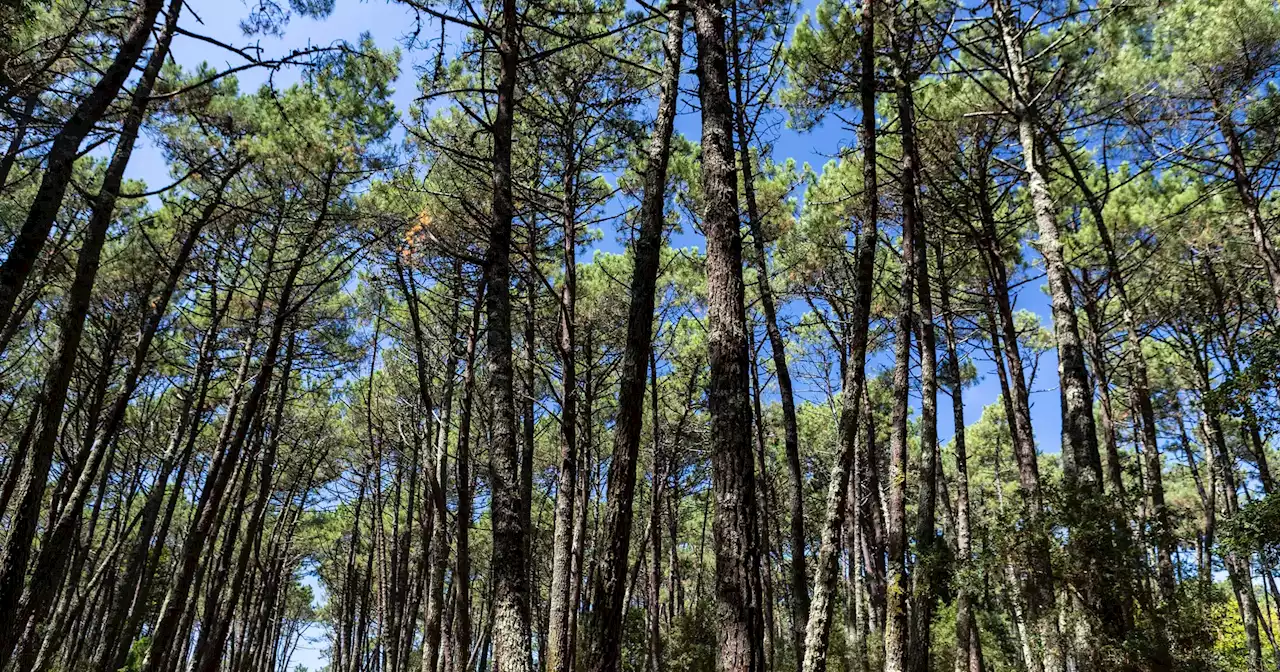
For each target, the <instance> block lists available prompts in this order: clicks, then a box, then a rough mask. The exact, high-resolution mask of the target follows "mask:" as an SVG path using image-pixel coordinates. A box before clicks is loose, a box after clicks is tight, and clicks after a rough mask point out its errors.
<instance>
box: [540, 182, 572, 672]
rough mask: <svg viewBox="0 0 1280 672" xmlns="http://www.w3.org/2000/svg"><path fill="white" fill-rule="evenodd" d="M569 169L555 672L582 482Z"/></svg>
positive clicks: (563, 669)
mask: <svg viewBox="0 0 1280 672" xmlns="http://www.w3.org/2000/svg"><path fill="white" fill-rule="evenodd" d="M568 158H569V159H570V160H569V161H567V164H568V165H567V166H566V168H565V174H564V185H565V187H564V190H565V193H564V213H563V215H562V217H563V219H564V222H563V223H564V246H563V247H564V250H563V252H564V284H563V285H562V286H561V288H560V338H559V343H558V344H557V345H558V346H559V349H560V361H561V367H562V371H563V373H562V375H563V379H564V382H563V387H564V389H563V392H562V396H561V402H560V473H559V480H558V483H557V487H556V510H555V524H554V533H553V534H554V539H553V540H552V551H551V595H550V598H551V599H550V605H549V607H548V611H549V612H550V617H549V622H548V626H547V629H548V632H547V643H548V646H547V651H546V661H545V662H546V664H547V670H549V671H550V672H569V671H570V667H569V660H570V656H569V647H570V646H571V644H570V637H569V610H570V609H574V608H576V607H575V606H574V605H571V604H569V596H570V593H571V592H572V591H571V590H570V588H569V581H570V569H571V567H570V566H571V565H572V562H573V561H572V558H573V536H574V514H575V510H574V509H575V508H576V506H577V501H576V499H575V497H574V495H575V489H576V487H577V484H578V443H577V442H578V437H577V431H578V369H577V353H576V351H575V349H576V345H575V342H574V336H575V334H574V321H575V304H576V302H577V292H578V270H577V261H576V258H577V252H578V244H577V241H578V230H577V222H576V220H577V202H576V189H577V186H576V185H577V181H576V180H577V175H576V168H575V167H574V162H573V161H572V158H571V157H568Z"/></svg>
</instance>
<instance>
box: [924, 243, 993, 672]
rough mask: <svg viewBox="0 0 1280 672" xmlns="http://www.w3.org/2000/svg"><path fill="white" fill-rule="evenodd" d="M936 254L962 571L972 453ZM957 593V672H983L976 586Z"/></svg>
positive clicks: (966, 556) (969, 543)
mask: <svg viewBox="0 0 1280 672" xmlns="http://www.w3.org/2000/svg"><path fill="white" fill-rule="evenodd" d="M934 256H935V258H936V259H937V260H938V309H939V310H940V311H941V313H942V325H943V329H944V330H945V333H946V342H947V360H946V364H947V374H946V375H947V378H948V379H949V380H948V381H947V382H948V383H950V387H951V390H950V392H951V426H952V427H954V428H955V436H954V438H953V439H952V440H951V445H952V448H953V449H954V451H955V459H956V480H955V486H956V488H955V498H956V512H955V513H956V555H957V558H958V561H959V563H960V571H961V572H963V571H965V570H967V569H969V568H970V567H971V565H972V563H973V562H974V557H973V533H972V531H971V529H970V515H969V455H968V451H967V448H966V445H965V419H964V380H963V379H962V378H961V372H960V351H959V347H958V344H959V334H958V333H957V331H956V324H955V322H956V314H955V313H954V312H953V311H952V306H951V288H950V280H949V279H948V276H947V271H946V268H945V261H946V253H945V250H944V249H943V246H942V243H941V242H940V241H939V242H936V243H935V249H934ZM958 583H959V585H958V593H957V595H956V664H955V671H956V672H966V671H967V672H983V664H982V651H981V648H980V645H979V641H980V640H979V637H978V634H979V633H978V623H977V621H976V619H975V618H974V613H973V597H974V594H975V593H976V592H977V591H976V590H975V586H973V585H971V584H970V583H969V582H968V581H965V580H964V579H961V580H960V581H959V582H958Z"/></svg>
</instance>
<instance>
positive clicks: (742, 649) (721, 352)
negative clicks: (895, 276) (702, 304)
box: [693, 0, 764, 672]
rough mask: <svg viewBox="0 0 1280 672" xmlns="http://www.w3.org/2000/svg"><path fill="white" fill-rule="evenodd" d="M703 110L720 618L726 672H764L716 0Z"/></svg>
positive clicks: (728, 113) (727, 109)
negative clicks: (761, 671) (762, 671)
mask: <svg viewBox="0 0 1280 672" xmlns="http://www.w3.org/2000/svg"><path fill="white" fill-rule="evenodd" d="M693 7H694V11H693V15H694V22H693V23H694V30H695V32H696V34H697V38H698V39H697V42H698V68H697V71H698V82H699V87H698V95H699V99H700V100H701V103H702V194H703V204H702V205H703V222H702V228H703V231H704V232H705V234H706V239H707V262H706V266H707V351H708V360H709V363H710V365H711V376H710V381H709V385H708V391H707V398H708V401H707V406H708V411H709V412H710V416H711V423H710V432H711V479H712V491H713V497H714V499H715V504H716V506H715V527H714V530H713V533H714V534H713V540H714V541H713V543H714V546H715V558H716V582H715V583H716V589H715V595H716V614H717V621H718V624H719V629H718V632H717V643H718V645H719V650H718V653H717V658H716V669H717V670H718V671H719V672H756V671H757V670H761V669H763V665H764V651H763V647H762V645H763V643H764V636H763V635H764V633H763V630H764V628H763V625H764V624H763V619H762V611H761V604H760V595H759V593H758V591H757V586H759V585H760V557H759V549H758V548H757V546H756V544H755V541H754V538H755V535H754V532H753V531H754V529H755V527H756V525H757V524H758V512H757V510H756V495H755V475H754V467H753V462H754V460H753V458H752V454H751V406H750V398H751V397H750V389H749V384H748V367H749V365H750V358H749V356H748V352H747V333H746V331H747V329H746V314H745V307H744V304H745V288H744V285H743V281H742V235H741V233H740V231H739V219H738V193H737V184H736V183H737V179H736V177H737V176H736V175H735V173H736V171H735V170H734V151H733V105H732V102H731V101H730V99H729V74H728V59H727V57H728V50H727V48H726V46H725V19H724V12H723V9H722V7H721V6H720V5H719V4H718V3H717V2H715V0H698V1H697V2H695V3H694V5H693Z"/></svg>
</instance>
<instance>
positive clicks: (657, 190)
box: [584, 3, 686, 672]
mask: <svg viewBox="0 0 1280 672" xmlns="http://www.w3.org/2000/svg"><path fill="white" fill-rule="evenodd" d="M669 11H672V12H674V13H673V14H672V16H671V19H670V22H669V23H668V24H667V39H666V44H665V54H666V62H665V64H664V65H663V71H662V84H661V87H662V89H661V93H660V94H659V98H658V117H657V120H656V122H655V128H654V132H653V135H652V136H650V139H649V147H648V153H647V164H646V167H645V175H644V197H643V201H642V203H641V207H640V231H639V234H638V236H637V238H636V241H635V243H634V248H633V249H634V255H635V266H634V268H633V269H632V273H631V285H630V306H629V308H628V313H627V337H626V338H627V340H626V349H625V350H624V352H623V355H622V372H621V380H620V382H619V391H618V408H617V416H616V419H615V422H614V433H613V435H614V444H613V455H612V458H611V460H610V462H609V476H608V482H609V498H608V502H607V505H606V510H605V514H604V516H605V520H604V528H603V531H602V535H603V536H601V537H598V538H599V539H602V540H603V548H601V549H600V558H599V561H598V565H597V567H598V573H597V574H596V577H595V578H594V579H593V580H592V581H591V585H592V600H591V605H590V612H588V614H587V623H586V629H585V634H586V639H587V641H586V645H585V647H584V648H585V650H586V652H587V656H586V661H585V662H586V664H587V666H588V669H590V670H591V671H592V672H616V671H617V670H618V669H619V662H620V660H621V657H622V620H623V609H624V607H625V605H624V603H623V601H622V600H623V593H624V592H625V591H624V585H625V584H624V581H625V580H626V573H627V561H628V557H629V555H630V548H631V525H632V519H633V515H634V514H633V512H632V503H633V501H634V499H635V481H636V459H637V455H638V454H639V451H640V432H641V429H642V428H643V413H644V387H645V378H646V375H645V369H646V368H647V364H648V361H649V351H650V349H651V348H652V347H653V343H652V340H653V310H654V303H655V296H654V293H655V290H656V287H657V278H658V270H659V267H658V264H659V260H660V258H661V251H662V229H663V223H664V219H665V214H664V204H665V194H666V184H667V162H668V158H669V153H670V151H669V150H670V146H671V133H672V129H673V128H674V125H675V116H676V101H677V99H678V97H679V93H680V92H679V82H680V57H681V52H682V46H681V45H682V44H683V36H684V21H685V11H686V10H685V5H684V4H683V3H680V5H679V7H677V8H670V10H669Z"/></svg>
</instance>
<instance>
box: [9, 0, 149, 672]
mask: <svg viewBox="0 0 1280 672" xmlns="http://www.w3.org/2000/svg"><path fill="white" fill-rule="evenodd" d="M163 6H164V2H163V0H143V2H142V3H141V4H140V5H139V6H138V12H137V14H136V15H135V17H134V19H133V22H132V23H131V24H130V25H129V30H128V32H127V33H125V36H124V40H123V41H121V43H120V48H119V50H118V51H116V55H115V57H114V58H113V59H112V60H111V64H110V65H109V66H107V68H106V70H104V71H103V73H102V77H100V78H99V79H98V81H97V82H96V83H95V84H94V85H93V88H92V89H90V90H89V93H88V95H86V96H85V97H84V98H83V99H81V101H80V103H79V105H77V106H76V109H75V111H74V112H72V114H71V117H70V118H69V119H67V122H66V123H65V124H63V126H62V128H60V129H59V130H58V133H57V135H55V136H54V137H53V142H52V144H51V145H50V147H49V152H48V154H46V155H45V168H44V176H43V177H42V178H41V180H40V188H39V190H38V191H37V192H36V195H35V198H34V199H32V201H31V202H32V206H31V209H30V210H29V211H27V217H26V221H24V222H23V224H22V229H21V230H20V231H19V233H18V236H17V238H16V239H15V240H14V241H13V246H12V247H11V248H9V256H8V257H6V258H5V260H4V263H3V264H0V325H4V324H7V323H8V321H9V316H10V313H12V312H13V306H14V303H15V302H16V301H17V300H18V295H19V294H20V293H22V288H23V286H24V285H26V282H27V276H28V275H30V274H31V269H32V267H34V266H35V263H36V259H37V258H38V257H39V256H40V251H41V250H43V249H44V245H45V240H46V239H47V238H48V237H49V231H50V229H52V228H53V223H54V220H55V219H56V218H57V216H58V210H59V209H60V208H61V207H62V199H63V197H64V196H66V193H67V188H68V187H69V186H70V185H71V178H72V173H73V165H74V163H75V160H76V159H77V158H78V157H79V154H80V143H82V142H84V139H85V138H86V137H87V136H88V135H89V133H90V132H92V131H93V127H94V126H96V125H97V124H98V122H99V121H100V120H101V119H102V117H103V115H105V114H106V112H107V109H108V108H109V107H110V106H111V103H112V102H114V101H115V99H116V96H117V95H118V94H119V93H120V89H121V88H122V87H123V86H124V83H125V81H126V80H127V79H128V78H129V74H130V73H131V72H132V71H133V67H134V65H135V64H136V63H137V61H138V57H139V56H141V55H142V50H143V48H144V47H146V44H147V40H148V38H150V36H151V28H152V26H153V25H154V24H155V22H156V17H157V16H158V15H159V14H160V9H161V8H162V7H163ZM82 256H83V253H82ZM17 559H19V558H15V560H17ZM14 566H15V568H16V567H17V565H14ZM23 568H24V569H25V566H24V567H23ZM16 601H17V596H16V595H15V596H12V597H10V596H9V595H8V594H7V593H4V592H0V614H8V616H4V615H0V637H5V638H6V641H0V650H3V653H0V656H8V650H9V649H10V646H9V645H8V643H7V635H6V634H5V633H7V632H8V631H9V630H11V628H12V626H11V624H10V622H11V621H12V619H13V616H14V615H15V614H14V609H13V607H14V606H15V604H16Z"/></svg>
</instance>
